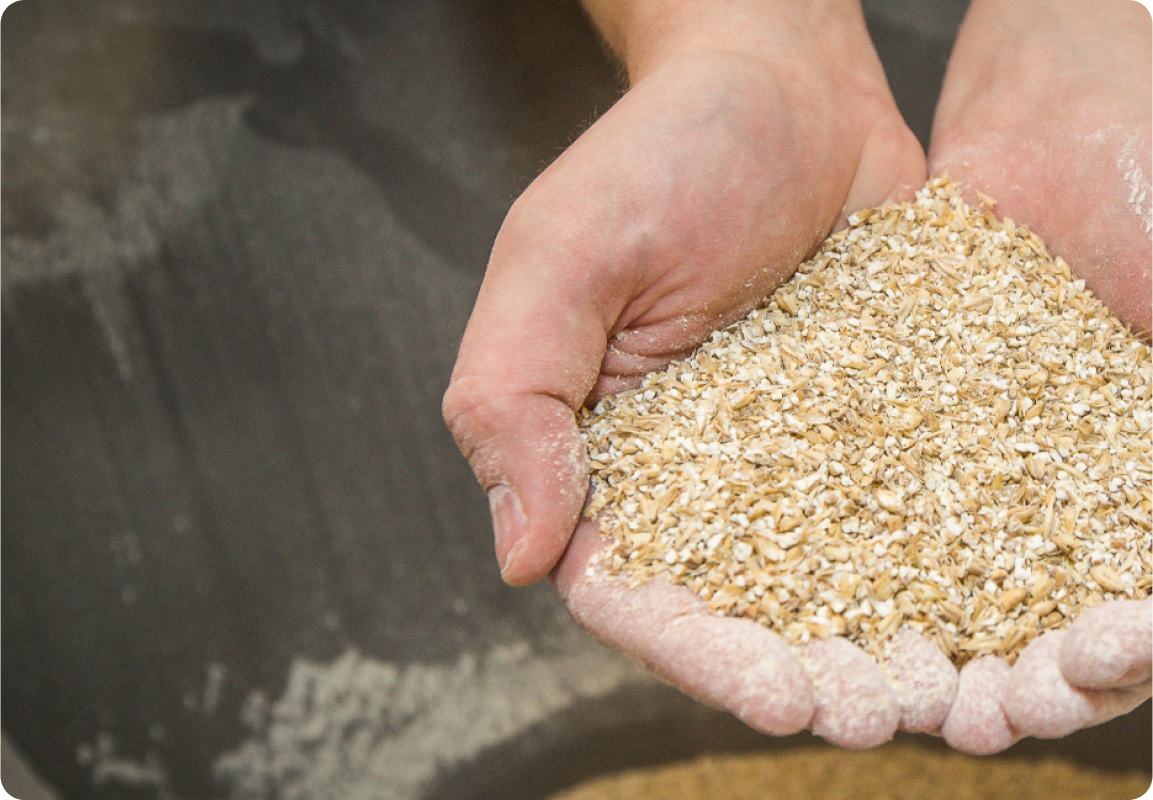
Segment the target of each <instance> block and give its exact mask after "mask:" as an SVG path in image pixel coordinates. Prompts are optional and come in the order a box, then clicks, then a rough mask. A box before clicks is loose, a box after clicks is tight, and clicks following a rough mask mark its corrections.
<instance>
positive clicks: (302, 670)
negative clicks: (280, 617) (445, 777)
mask: <svg viewBox="0 0 1153 800" xmlns="http://www.w3.org/2000/svg"><path fill="white" fill-rule="evenodd" d="M640 674H641V673H640V672H639V670H637V669H636V668H635V667H633V666H631V665H630V664H629V663H627V662H626V661H624V660H623V659H621V658H620V657H618V656H614V655H613V654H611V653H609V652H608V651H602V650H599V649H587V648H585V649H583V650H581V651H580V652H575V653H562V654H558V655H534V654H533V653H531V652H530V650H529V648H528V646H527V645H525V644H520V645H515V646H509V647H500V648H496V649H494V650H491V651H490V652H488V653H487V654H484V655H482V656H479V657H478V656H476V655H473V654H465V655H462V656H461V657H460V658H459V659H458V660H457V661H456V663H454V664H448V665H425V664H405V665H398V664H392V663H388V662H382V661H377V660H374V659H371V658H367V657H365V656H363V655H361V654H359V653H357V652H356V651H348V652H346V653H344V654H343V655H342V656H340V657H339V658H337V659H336V660H335V661H333V662H331V663H329V664H320V663H317V662H313V661H309V660H306V659H297V660H295V661H294V662H293V664H292V667H291V670H290V674H289V677H288V682H287V685H286V687H285V689H284V693H283V694H282V695H281V697H280V698H279V699H277V700H276V701H274V702H271V703H270V702H269V701H268V700H267V698H266V696H265V695H264V694H263V693H261V692H254V693H252V694H251V695H250V696H249V698H248V700H247V702H246V704H245V707H244V711H243V715H242V717H243V719H244V721H245V723H246V724H247V725H249V727H250V728H251V729H252V736H251V737H250V738H249V739H248V740H247V741H245V742H244V743H242V744H241V745H240V746H239V747H238V748H237V749H235V750H233V751H231V752H228V753H225V754H223V755H221V756H220V757H219V758H218V759H217V760H216V762H215V764H214V774H215V776H216V778H217V779H218V780H219V781H220V782H221V784H222V785H223V786H224V787H226V790H227V793H228V796H229V797H231V798H245V800H248V799H250V798H251V799H253V800H255V798H270V797H276V798H282V800H316V799H317V798H336V797H339V798H344V799H345V800H411V799H413V798H417V797H419V796H420V793H421V791H422V790H423V789H424V788H425V787H426V786H428V784H429V783H430V781H432V780H433V779H434V778H435V777H436V776H437V774H438V771H440V770H443V769H445V768H451V767H452V766H453V765H454V764H458V763H460V762H463V761H467V760H469V759H471V758H474V757H475V756H477V755H478V754H480V753H481V752H482V751H483V750H485V749H486V748H489V747H492V746H494V745H498V744H500V743H502V742H505V741H507V740H509V739H510V738H512V737H513V736H515V735H517V734H519V733H522V732H524V731H526V730H527V729H529V728H530V727H532V726H533V725H535V724H537V723H539V722H542V721H543V720H545V719H546V718H548V717H549V716H551V715H552V714H555V713H557V712H559V711H561V710H563V709H565V708H568V707H569V706H571V705H572V704H573V703H575V702H577V701H578V700H580V699H582V698H595V697H601V696H604V695H606V694H608V693H610V692H612V691H613V690H615V689H617V688H618V687H620V686H622V685H623V684H625V683H627V682H630V681H632V680H636V679H638V678H639V676H640Z"/></svg>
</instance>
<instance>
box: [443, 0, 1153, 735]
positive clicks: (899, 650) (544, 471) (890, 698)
mask: <svg viewBox="0 0 1153 800" xmlns="http://www.w3.org/2000/svg"><path fill="white" fill-rule="evenodd" d="M586 6H587V7H588V10H589V12H590V14H591V16H592V18H593V21H594V22H595V23H596V24H597V26H598V27H599V28H600V30H601V32H602V33H603V34H604V36H605V38H606V40H607V41H608V43H609V45H610V46H611V47H612V48H613V49H614V50H615V51H616V53H617V54H618V55H619V56H620V58H621V59H622V61H623V62H624V64H625V65H626V67H627V69H628V73H629V78H630V85H631V88H630V89H629V91H628V92H627V93H626V94H625V95H624V97H623V98H622V99H621V100H620V101H619V102H618V103H617V104H616V105H615V106H614V107H613V108H611V109H610V110H609V111H608V112H606V113H605V114H604V115H603V116H602V117H601V118H600V119H598V120H597V121H596V123H595V124H593V125H592V126H591V127H590V128H589V129H588V130H586V131H585V132H584V134H583V135H581V136H580V137H579V138H578V139H577V140H576V141H575V142H574V143H573V144H572V145H571V146H570V147H569V148H568V149H567V150H566V151H565V152H564V153H563V154H562V155H561V156H560V157H559V158H558V159H557V160H556V161H555V162H554V163H553V164H552V165H551V166H549V167H548V168H547V169H546V170H545V171H544V172H543V173H542V174H541V175H540V176H539V177H538V178H537V179H536V180H535V181H534V182H533V183H532V184H531V185H530V186H529V188H528V189H527V190H526V191H525V192H524V194H523V195H522V196H521V197H520V198H519V199H518V200H517V201H516V203H515V204H514V205H513V207H512V209H511V210H510V212H509V214H508V217H507V219H506V220H505V223H504V225H503V227H502V228H501V231H500V233H499V235H498V236H497V239H496V242H495V245H494V247H493V251H492V256H491V259H490V262H489V265H488V270H487V272H486V275H485V279H484V283H483V285H482V286H481V289H480V294H479V296H478V298H477V301H476V306H475V309H474V311H473V314H472V317H471V319H470V320H469V323H468V328H467V330H466V332H465V335H464V339H463V341H462V344H461V348H460V354H459V358H458V361H457V364H456V368H455V370H454V372H453V376H452V382H451V385H450V386H449V389H448V392H447V394H446V395H445V400H444V414H445V419H446V421H447V423H448V425H449V427H450V429H451V430H452V433H453V435H454V436H455V438H456V440H457V443H458V444H459V445H460V448H461V450H462V452H463V453H464V455H465V456H466V457H467V458H468V460H469V462H470V464H471V465H472V468H473V470H474V471H475V473H476V475H477V477H478V479H479V480H480V483H481V485H482V486H483V487H484V489H485V491H486V492H487V494H488V498H489V504H490V508H491V511H492V516H493V525H494V530H495V535H496V552H497V557H498V559H499V561H500V565H501V572H502V575H503V577H504V579H505V580H506V581H507V582H508V583H510V584H514V585H523V584H528V583H532V582H534V581H536V580H538V579H540V578H542V577H545V576H549V578H550V579H551V581H552V583H553V585H554V586H555V588H556V590H557V591H558V593H559V594H560V596H561V597H562V598H563V600H564V602H565V603H566V605H567V607H568V609H569V610H570V611H571V613H572V614H573V615H574V616H575V617H576V619H577V620H578V621H579V622H580V623H581V624H582V625H583V626H584V627H585V628H586V629H588V630H589V631H590V632H591V633H592V634H593V635H594V636H596V637H597V638H599V639H600V640H602V641H603V642H605V643H607V644H609V645H611V646H612V647H614V648H617V649H619V650H621V651H622V652H624V653H626V654H628V655H629V656H631V657H632V658H634V659H636V660H638V661H640V662H641V663H642V664H644V665H645V666H646V667H647V668H648V669H649V670H651V671H652V672H653V673H654V674H656V675H657V676H658V677H660V678H662V679H663V680H665V681H667V682H669V683H671V684H673V685H675V686H677V687H678V688H680V689H681V690H682V691H684V692H685V693H687V694H689V695H691V696H693V697H696V698H697V699H699V700H701V701H703V702H705V703H707V704H709V705H712V706H715V707H719V708H723V709H725V710H728V711H731V712H732V713H734V714H736V715H737V716H738V717H739V718H741V719H742V720H744V721H745V722H746V723H748V724H750V725H751V726H753V727H755V728H758V729H760V730H763V731H766V732H768V733H772V734H777V735H784V734H789V733H795V732H798V731H801V730H804V729H810V730H812V731H813V732H814V733H816V734H818V735H820V736H822V737H824V738H825V739H826V740H828V741H829V742H832V743H834V744H837V745H841V746H844V747H852V748H862V747H871V746H875V745H878V744H881V743H883V742H885V741H887V740H888V739H890V738H891V737H892V735H893V734H894V732H895V731H896V730H898V729H902V730H908V731H921V732H928V733H933V734H938V735H941V736H943V737H944V738H945V740H946V741H947V742H948V743H949V744H950V745H951V746H953V747H955V748H957V749H959V750H962V751H965V752H970V753H993V752H997V751H1000V750H1003V749H1005V748H1007V747H1009V746H1010V745H1011V744H1013V743H1014V742H1015V741H1017V740H1018V739H1020V738H1021V737H1024V736H1037V737H1046V738H1049V737H1060V736H1064V735H1067V734H1069V733H1071V732H1073V731H1075V730H1077V729H1079V728H1083V727H1087V726H1090V725H1094V724H1097V723H1100V722H1103V721H1105V720H1107V719H1110V718H1112V717H1115V716H1117V715H1119V714H1123V713H1126V712H1128V711H1130V710H1132V709H1133V708H1135V707H1136V706H1137V705H1139V704H1140V703H1141V702H1142V701H1143V700H1145V699H1146V698H1148V697H1149V696H1150V660H1151V653H1150V650H1151V642H1153V630H1151V627H1153V626H1151V620H1153V611H1151V606H1150V603H1149V601H1117V602H1107V603H1104V604H1102V605H1100V606H1097V607H1095V608H1092V609H1090V610H1088V611H1086V612H1085V613H1083V614H1082V615H1081V616H1080V617H1079V618H1078V619H1077V620H1075V621H1074V623H1073V624H1072V625H1071V626H1070V627H1069V628H1068V629H1066V630H1063V631H1055V632H1049V633H1047V634H1045V635H1043V636H1041V637H1040V638H1038V639H1037V640H1035V641H1034V642H1033V643H1031V644H1030V646H1029V647H1028V648H1027V649H1026V650H1025V651H1024V652H1023V653H1022V654H1021V656H1020V658H1019V659H1018V660H1017V662H1016V663H1015V664H1014V665H1012V666H1010V665H1008V664H1007V663H1006V662H1005V661H1004V660H1002V659H1000V658H996V657H992V656H986V657H982V658H979V659H976V660H974V661H972V662H970V663H969V664H967V665H966V666H965V667H964V668H963V669H961V670H960V672H959V673H958V671H957V670H956V669H955V668H954V667H953V665H952V664H951V663H950V662H949V661H948V660H947V659H946V657H945V656H944V655H943V654H942V653H941V652H940V651H939V650H938V649H937V648H936V647H935V645H933V644H931V643H929V642H928V640H926V639H924V638H922V637H921V636H919V635H917V634H914V633H912V632H903V633H901V634H899V636H898V639H897V641H896V647H895V650H894V653H893V656H892V658H891V660H890V661H889V662H888V663H887V664H886V665H885V666H884V667H882V666H881V665H879V664H877V663H876V662H875V661H874V660H873V659H871V658H870V657H869V656H867V655H866V654H865V653H864V651H862V650H860V649H859V648H857V647H856V646H855V645H853V644H851V643H849V642H848V641H846V640H844V639H838V638H833V639H829V640H827V641H814V642H813V643H811V644H809V645H808V646H806V647H805V648H803V649H802V648H793V647H791V646H789V645H787V644H786V643H785V642H784V641H783V640H782V639H781V638H779V637H778V636H777V635H776V634H774V633H772V632H771V631H769V630H768V629H766V628H764V627H762V626H760V625H758V624H756V623H754V622H751V621H748V620H743V619H734V618H723V617H717V616H714V615H713V614H711V613H710V612H709V610H708V608H707V607H706V605H705V603H704V602H703V601H702V600H700V599H698V598H697V597H695V596H693V595H692V594H691V593H690V592H689V590H688V589H686V588H684V587H676V586H673V585H671V584H666V583H662V582H652V583H649V584H645V585H643V586H641V587H638V588H635V589H628V588H625V587H624V586H623V585H621V584H620V583H619V582H613V581H610V580H607V579H597V578H593V579H591V580H589V579H586V574H585V567H586V565H587V563H588V561H589V559H590V557H591V556H592V555H593V553H594V552H595V551H596V549H597V548H598V547H600V546H601V541H600V538H599V536H598V534H597V533H596V530H595V523H593V522H590V521H588V520H583V521H582V520H581V511H582V507H583V504H584V502H585V498H586V494H587V490H588V485H589V483H588V464H587V460H586V455H585V448H584V444H583V442H582V440H581V437H580V435H579V433H578V430H577V426H576V423H575V416H574V412H575V410H576V409H578V408H579V407H580V406H581V405H582V404H593V403H595V402H596V401H597V400H598V399H599V398H601V397H603V396H605V395H608V394H613V393H615V392H618V391H621V390H623V389H626V388H630V387H633V386H636V385H637V384H638V383H639V382H640V380H641V378H642V376H643V375H645V374H646V373H648V372H650V371H652V370H654V369H658V368H660V367H662V366H663V365H665V364H667V363H668V362H669V361H670V360H672V359H675V358H679V357H684V356H686V355H688V354H689V353H690V352H691V351H692V350H693V348H694V347H695V346H696V345H698V344H699V343H700V342H702V341H703V340H704V339H705V338H707V336H708V335H709V334H710V333H711V332H712V331H713V330H715V329H717V328H719V327H722V326H724V325H727V324H729V323H731V322H733V321H735V320H737V319H739V318H741V317H742V316H744V315H745V314H746V313H747V312H748V311H749V310H750V309H751V308H752V307H753V306H754V305H755V304H756V303H757V302H758V301H760V300H761V299H763V298H764V297H765V296H767V295H768V294H770V293H771V292H772V291H773V289H775V288H776V287H777V286H778V285H779V284H780V283H781V282H782V281H783V280H785V279H787V278H788V276H789V275H790V274H791V273H792V272H793V271H794V269H795V268H796V267H797V265H798V264H799V263H800V262H801V261H803V260H804V259H805V258H806V257H807V256H808V255H809V254H811V253H812V252H813V251H814V250H815V249H816V247H817V246H818V245H819V244H820V242H821V241H822V240H823V239H824V238H825V237H826V236H827V235H828V234H829V233H830V232H831V231H833V230H835V229H836V228H838V227H840V226H843V225H844V224H845V221H846V219H847V217H848V216H849V214H851V213H852V212H853V211H856V210H858V209H862V208H866V207H871V206H877V205H880V204H882V203H884V202H886V201H889V200H903V199H911V197H912V195H913V193H914V192H915V191H916V190H917V189H918V188H920V187H921V186H922V185H923V184H924V182H925V179H926V176H927V174H933V175H939V174H945V173H947V174H948V175H950V176H951V177H952V178H954V179H956V180H958V181H960V182H961V183H962V184H963V185H964V186H965V187H966V189H967V191H969V192H971V191H973V190H976V189H980V190H981V191H983V192H984V193H986V194H987V195H989V196H992V197H994V198H996V199H997V200H998V201H999V205H998V206H997V211H998V213H1000V214H1004V215H1005V216H1009V217H1012V218H1013V219H1014V220H1015V221H1017V222H1019V223H1023V224H1025V225H1027V226H1028V227H1029V228H1031V229H1032V230H1034V231H1036V232H1037V233H1038V234H1039V235H1040V236H1041V237H1042V238H1043V239H1044V240H1045V241H1046V242H1047V243H1048V244H1049V245H1050V247H1051V248H1052V249H1053V250H1054V251H1055V252H1056V253H1058V254H1061V255H1063V256H1064V257H1065V259H1066V260H1067V261H1068V262H1069V264H1070V265H1072V267H1073V269H1074V271H1075V272H1076V273H1077V274H1078V275H1079V276H1080V277H1082V278H1084V279H1085V281H1086V283H1087V285H1088V286H1089V288H1090V289H1092V290H1093V291H1094V292H1095V293H1096V294H1097V296H1098V297H1099V298H1100V299H1101V300H1102V301H1104V302H1105V303H1106V304H1107V305H1108V306H1109V307H1110V308H1111V309H1112V310H1113V311H1114V312H1116V313H1117V314H1118V315H1119V316H1120V317H1121V319H1122V320H1123V321H1124V322H1126V323H1127V324H1129V325H1131V326H1133V328H1134V329H1135V330H1138V331H1148V330H1149V329H1150V327H1151V325H1150V313H1151V312H1150V292H1151V288H1150V262H1151V258H1153V254H1151V236H1150V232H1151V228H1153V216H1151V212H1150V209H1151V207H1153V189H1151V188H1150V176H1151V174H1153V168H1151V165H1150V151H1151V148H1153V143H1151V132H1150V120H1151V117H1153V101H1151V90H1150V66H1151V55H1150V52H1151V46H1150V37H1151V24H1150V16H1149V13H1148V12H1147V11H1146V10H1145V9H1144V8H1143V7H1142V6H1141V5H1139V4H1138V3H1136V2H1133V0H1104V1H1101V0H974V2H973V3H972V5H971V6H970V8H969V11H968V14H967V16H966V19H965V21H964V24H963V26H962V29H961V31H960V34H959V37H958V40H957V42H956V45H955V49H954V52H953V55H952V58H951V62H950V64H949V68H948V71H947V75H946V79H945V84H944V88H943V91H942V95H941V99H940V103H939V106H938V109H937V114H936V118H935V121H934V127H933V134H932V144H931V147H930V148H929V152H928V156H927V157H926V154H925V153H924V151H923V150H922V148H921V146H920V145H919V143H918V141H917V139H916V138H915V137H914V135H913V134H912V132H911V131H910V130H909V129H908V127H907V126H906V125H905V122H904V121H903V119H902V118H901V115H900V113H899V111H898V110H897V107H896V104H895V103H894V100H893V97H892V95H891V93H890V91H889V88H888V85H887V83H886V80H885V76H884V73H883V71H882V68H881V64H880V62H879V60H878V58H877V55H876V53H875V51H874V49H873V46H872V43H871V42H870V40H869V36H868V33H867V31H866V28H865V23H864V19H863V16H862V13H861V10H860V8H859V6H858V4H857V3H856V2H855V0H588V2H586Z"/></svg>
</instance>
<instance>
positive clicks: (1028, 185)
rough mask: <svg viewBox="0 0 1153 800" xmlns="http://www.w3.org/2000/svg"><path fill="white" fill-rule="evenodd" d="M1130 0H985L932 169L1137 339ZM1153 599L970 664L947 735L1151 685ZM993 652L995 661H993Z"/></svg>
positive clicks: (1098, 705)
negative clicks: (993, 203)
mask: <svg viewBox="0 0 1153 800" xmlns="http://www.w3.org/2000/svg"><path fill="white" fill-rule="evenodd" d="M1151 34H1153V25H1151V24H1150V16H1149V12H1148V11H1146V10H1145V9H1144V8H1143V7H1142V6H1141V5H1140V4H1138V3H1136V2H1132V0H1105V2H1097V0H1084V1H1082V0H1062V1H1061V2H1056V0H1012V1H1011V2H1010V1H1009V0H975V2H974V3H973V5H972V6H971V7H970V10H969V12H968V15H967V16H966V19H965V23H964V25H963V26H962V29H961V32H960V34H959V36H958V39H957V43H956V46H955V48H954V51H953V56H952V60H951V62H950V65H949V69H948V72H947V74H946V78H945V85H944V88H943V91H942V95H941V101H940V105H939V107H938V111H937V116H936V119H935V121H934V126H933V135H932V143H931V146H930V148H929V165H930V171H931V172H932V173H933V174H942V173H948V174H950V175H951V176H953V177H954V178H956V179H959V180H961V181H963V182H964V183H965V184H966V185H968V186H970V187H975V188H980V189H981V190H982V191H983V192H985V193H986V194H988V195H990V196H991V197H994V198H996V200H997V201H998V204H997V212H998V213H999V214H1002V215H1005V216H1008V217H1011V218H1012V219H1014V220H1015V221H1016V222H1018V223H1024V224H1025V225H1027V226H1028V227H1029V228H1031V229H1032V230H1034V231H1036V232H1037V233H1038V234H1039V235H1040V236H1041V238H1042V239H1044V240H1045V242H1046V243H1048V244H1049V246H1050V247H1051V248H1052V249H1053V251H1054V252H1055V253H1057V254H1059V255H1061V256H1063V257H1064V258H1065V259H1066V260H1067V261H1068V262H1069V264H1070V265H1071V266H1072V268H1073V270H1074V272H1075V273H1076V274H1077V275H1078V276H1079V277H1082V278H1084V279H1085V282H1086V285H1087V286H1088V287H1089V288H1090V289H1092V290H1093V292H1094V293H1096V294H1097V296H1098V297H1099V298H1100V299H1101V300H1102V301H1104V302H1105V304H1106V305H1107V306H1109V307H1110V309H1112V310H1113V311H1114V312H1115V313H1117V315H1118V316H1119V317H1120V318H1121V319H1122V321H1123V322H1126V323H1127V324H1129V325H1131V326H1132V327H1133V329H1134V330H1135V331H1136V332H1138V333H1145V334H1146V336H1147V335H1148V331H1149V330H1150V327H1151V322H1150V318H1151V314H1150V305H1151V294H1153V293H1151V291H1150V280H1151V279H1150V265H1151V263H1153V239H1151V232H1153V212H1151V208H1153V190H1151V189H1150V185H1149V184H1150V176H1153V168H1151V164H1150V160H1151V154H1150V151H1151V147H1153V144H1151V142H1153V137H1151V135H1150V120H1151V119H1153V86H1151V83H1153V79H1151V72H1150V65H1151V60H1153V56H1151V45H1150V42H1151ZM1151 639H1153V605H1151V604H1150V602H1149V601H1144V602H1136V601H1126V602H1116V603H1105V604H1103V605H1101V606H1099V607H1097V608H1094V609H1092V610H1090V611H1089V612H1087V613H1085V614H1083V615H1082V616H1081V617H1080V618H1079V619H1077V620H1076V621H1075V622H1074V624H1073V626H1072V627H1071V628H1070V629H1069V630H1068V631H1067V632H1064V631H1063V632H1056V633H1049V634H1046V635H1045V636H1042V637H1041V638H1039V639H1037V640H1036V641H1034V642H1033V643H1032V644H1031V645H1030V646H1029V647H1028V648H1027V649H1026V651H1025V652H1024V653H1023V654H1022V655H1021V657H1020V659H1019V660H1018V661H1017V663H1016V664H1015V665H1014V666H1013V667H1012V669H1009V668H1008V667H1007V666H1006V665H1005V664H1004V663H1003V662H1000V661H998V660H995V659H981V661H978V662H972V663H971V664H970V665H968V666H966V667H965V669H964V670H962V674H961V682H960V688H959V690H958V694H957V698H956V700H955V702H954V704H953V708H952V710H951V711H950V714H949V718H948V720H947V721H946V724H945V728H944V736H945V740H946V741H947V742H948V743H949V744H950V745H952V746H953V747H955V748H957V749H960V750H964V751H966V752H971V753H993V752H997V751H999V750H1003V749H1005V748H1006V747H1008V746H1009V745H1011V744H1012V743H1013V742H1015V741H1017V740H1018V739H1019V738H1021V737H1023V736H1036V737H1039V738H1053V737H1058V736H1065V735H1067V734H1069V733H1071V732H1073V731H1074V730H1077V729H1079V728H1082V727H1087V726H1089V725H1095V724H1097V723H1100V722H1104V721H1105V720H1108V719H1111V718H1113V717H1115V716H1117V715H1119V714H1123V713H1126V712H1128V711H1130V710H1132V709H1133V708H1135V707H1136V706H1137V705H1139V704H1140V703H1141V702H1143V701H1144V700H1145V699H1147V698H1148V697H1149V695H1150V679H1149V675H1150V640H1151ZM982 662H988V663H982Z"/></svg>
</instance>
